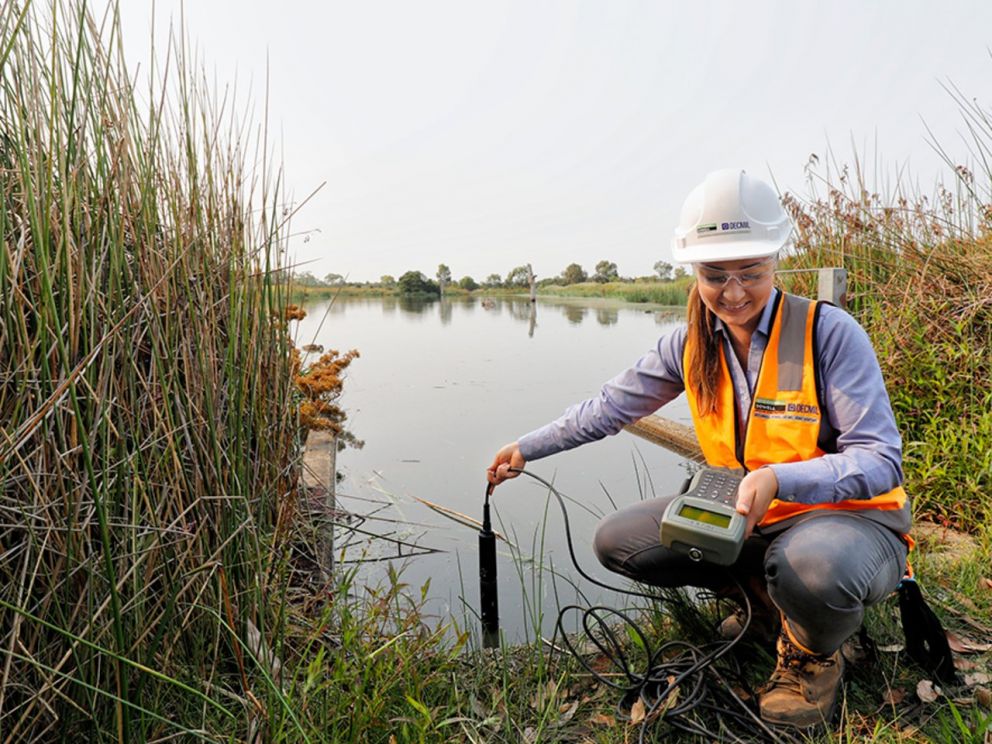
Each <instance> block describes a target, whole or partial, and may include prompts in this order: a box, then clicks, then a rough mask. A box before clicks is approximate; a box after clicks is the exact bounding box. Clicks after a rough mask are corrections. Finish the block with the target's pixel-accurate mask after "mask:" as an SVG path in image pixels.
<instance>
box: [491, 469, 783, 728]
mask: <svg viewBox="0 0 992 744" xmlns="http://www.w3.org/2000/svg"><path fill="white" fill-rule="evenodd" d="M510 470H511V471H512V472H515V473H521V474H523V475H527V476H529V477H531V478H533V479H534V480H536V481H537V482H539V483H541V484H542V485H544V486H545V487H546V488H547V489H548V491H549V492H550V493H551V494H553V495H554V497H555V499H556V500H557V501H558V506H559V508H560V509H561V514H562V523H563V526H564V530H565V542H566V545H567V546H568V554H569V557H570V558H571V561H572V565H573V566H575V570H576V571H578V573H579V575H580V576H582V577H583V578H584V579H585V580H586V581H589V582H590V583H592V584H595V585H596V586H598V587H601V588H603V589H607V590H609V591H612V592H616V593H618V594H623V595H626V596H631V597H639V598H641V599H647V600H649V601H651V602H661V601H662V597H660V596H659V595H657V594H650V593H646V592H642V591H636V590H631V589H627V588H621V587H616V586H612V585H610V584H606V583H604V582H602V581H599V580H598V579H596V578H594V577H592V576H590V575H589V574H588V573H586V572H585V571H584V570H583V568H582V566H581V565H579V561H578V559H577V557H576V555H575V548H574V546H573V544H572V529H571V525H570V523H569V519H568V509H567V508H566V506H565V497H564V496H563V495H562V494H561V493H560V492H559V491H558V489H556V488H555V487H554V486H553V485H552V484H551V483H549V482H548V481H546V480H545V479H544V478H542V477H541V476H539V475H536V474H534V473H531V472H529V471H527V470H524V469H522V468H510ZM491 492H492V489H491V488H490V489H488V490H487V506H488V495H489V494H490V493H491ZM727 577H728V579H729V580H730V582H732V583H733V584H734V585H735V586H736V587H737V589H738V590H739V595H740V596H741V597H743V599H744V624H743V627H742V628H741V632H740V633H739V634H738V635H737V637H736V638H733V639H731V640H728V641H721V642H715V643H711V644H706V645H705V646H702V647H700V646H696V645H694V644H692V643H689V642H687V641H669V642H667V643H664V644H662V645H661V646H660V647H659V648H657V649H654V650H652V646H651V644H650V641H649V639H648V637H647V634H646V633H645V632H644V631H643V629H642V628H641V626H640V625H638V623H637V622H636V621H634V620H633V619H632V618H630V617H629V616H628V615H627V614H626V611H625V610H616V609H614V608H612V607H605V606H595V607H581V606H579V605H568V606H566V607H563V608H562V609H561V610H560V611H559V613H558V619H557V621H556V623H555V637H557V636H558V635H560V636H561V640H562V644H563V645H564V647H565V648H566V649H567V650H568V651H569V652H570V653H571V654H572V656H573V657H575V659H576V660H577V661H578V662H579V664H580V665H581V666H582V668H583V669H585V670H586V672H588V673H589V674H590V675H591V676H592V677H593V678H594V679H595V680H596V681H597V682H599V683H600V684H603V685H606V686H607V687H610V688H612V689H614V690H617V691H618V692H621V693H622V696H621V698H620V700H619V701H618V703H617V710H618V715H619V716H620V717H621V718H623V719H626V720H630V715H629V713H628V712H627V711H629V710H630V708H631V707H632V706H633V705H634V704H635V703H636V701H637V700H640V701H641V702H642V704H643V705H644V712H645V715H644V719H643V721H642V723H641V727H640V731H639V736H638V741H639V742H643V741H645V737H646V736H647V732H648V728H649V726H650V725H651V724H652V723H654V722H655V721H656V720H657V721H661V722H664V723H666V724H668V725H670V726H672V727H673V728H675V729H678V730H681V731H684V732H686V733H689V734H695V735H697V736H701V737H705V738H706V739H707V740H708V741H719V742H744V741H748V742H753V741H760V740H765V741H771V742H781V743H782V744H788V743H791V742H796V741H799V739H796V738H795V737H793V736H792V735H791V734H789V733H786V732H782V731H775V730H773V729H771V728H770V727H769V726H768V724H766V723H765V722H764V721H762V720H761V718H760V717H759V716H758V714H757V713H756V712H755V711H754V710H753V709H752V708H751V707H750V706H749V705H748V704H747V703H746V702H745V701H744V700H742V699H741V697H740V695H738V694H737V692H736V691H735V690H734V687H733V686H732V685H731V683H730V682H728V681H727V677H728V676H729V677H730V678H732V679H733V680H734V681H735V682H736V683H737V684H738V685H739V686H740V687H741V688H745V687H746V681H745V680H744V675H743V673H742V672H741V670H740V669H739V667H738V666H737V665H736V662H734V663H728V664H727V665H726V668H723V669H720V668H718V667H717V665H716V662H717V661H721V660H723V661H728V662H729V661H731V660H733V657H727V654H728V653H729V652H730V650H731V649H732V648H733V647H734V646H735V645H736V644H737V643H738V641H740V639H741V638H743V636H744V634H745V633H746V632H747V630H748V628H749V627H750V624H751V614H752V613H751V603H750V600H749V598H748V595H747V592H746V591H744V587H743V586H741V584H740V582H738V581H737V579H736V578H734V576H733V574H731V573H730V572H729V571H727ZM665 601H672V600H671V598H666V599H665ZM572 612H578V613H579V617H580V620H581V627H582V628H583V630H584V631H585V635H586V636H587V637H588V638H589V640H590V641H591V642H592V645H593V646H594V647H595V648H596V650H597V651H598V652H599V654H601V655H602V656H603V657H604V658H606V659H607V660H608V661H609V663H610V666H611V668H612V669H614V670H616V671H619V672H620V673H621V674H622V676H623V678H625V680H626V682H625V683H622V682H617V681H615V680H614V679H612V678H611V677H610V676H607V674H606V673H605V672H603V671H600V670H597V669H595V668H593V667H592V666H591V665H590V663H589V662H588V661H586V659H585V657H584V656H583V654H582V653H580V652H579V650H578V649H576V648H575V646H574V645H573V642H572V640H571V639H570V638H569V635H568V633H567V632H566V630H565V619H566V616H567V615H569V614H570V613H572ZM618 621H619V622H620V623H621V625H620V628H621V630H622V629H624V627H625V628H626V631H627V632H629V633H633V634H634V635H636V636H637V640H638V643H639V644H640V645H641V646H642V648H643V649H644V651H645V655H646V657H647V666H646V669H644V670H643V671H638V670H637V669H635V668H634V667H633V665H632V663H631V660H630V659H629V658H628V656H627V654H626V653H625V652H624V650H623V643H622V642H621V637H620V636H619V635H618V633H617V631H616V630H615V627H616V626H617V622H618ZM551 647H552V649H554V648H555V647H556V646H555V638H552V643H551ZM751 697H752V698H753V697H754V695H751ZM700 710H703V711H710V712H712V713H713V714H715V715H716V717H717V718H718V720H719V721H720V723H721V731H711V730H710V729H708V728H707V727H706V726H705V725H704V724H703V723H702V721H701V720H699V717H698V716H693V715H691V714H693V713H695V712H697V711H700ZM727 718H729V719H731V720H732V721H733V725H734V729H735V730H733V731H730V730H727V727H726V719H727ZM728 737H729V738H728Z"/></svg>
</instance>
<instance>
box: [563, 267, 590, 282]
mask: <svg viewBox="0 0 992 744" xmlns="http://www.w3.org/2000/svg"><path fill="white" fill-rule="evenodd" d="M588 278H589V277H588V276H587V275H586V272H585V270H584V269H583V268H582V267H581V266H579V264H577V263H570V264H569V265H568V266H566V267H565V270H564V271H562V272H561V283H562V284H565V285H568V284H581V283H582V282H584V281H586V280H587V279H588Z"/></svg>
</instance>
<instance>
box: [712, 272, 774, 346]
mask: <svg viewBox="0 0 992 744" xmlns="http://www.w3.org/2000/svg"><path fill="white" fill-rule="evenodd" d="M694 268H695V270H696V285H697V286H698V288H699V296H700V297H701V298H702V300H703V303H704V304H705V305H706V307H708V308H709V309H710V310H711V311H713V312H714V313H715V314H716V316H717V317H718V318H719V319H720V320H722V321H723V322H724V323H725V324H726V325H727V326H728V327H730V329H731V330H737V331H745V332H747V333H749V334H750V333H753V332H754V329H755V328H757V327H758V319H759V318H760V317H761V311H762V310H763V309H764V307H765V304H766V303H767V302H768V298H769V297H770V296H771V293H772V287H773V285H774V277H775V257H774V256H773V257H771V258H745V259H742V260H739V261H718V262H715V263H701V264H694Z"/></svg>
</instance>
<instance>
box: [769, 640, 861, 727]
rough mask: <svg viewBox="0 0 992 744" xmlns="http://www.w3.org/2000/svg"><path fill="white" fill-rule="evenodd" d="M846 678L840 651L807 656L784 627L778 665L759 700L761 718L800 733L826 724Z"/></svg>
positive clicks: (808, 654)
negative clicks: (842, 682) (844, 677)
mask: <svg viewBox="0 0 992 744" xmlns="http://www.w3.org/2000/svg"><path fill="white" fill-rule="evenodd" d="M783 626H784V623H783ZM843 676H844V657H843V656H842V655H841V653H840V651H839V650H837V651H834V652H833V653H832V654H825V655H817V654H811V653H808V652H806V651H804V650H803V649H802V648H800V647H799V646H797V645H796V644H795V643H794V642H793V641H792V639H791V638H790V637H789V634H788V631H787V629H786V628H785V627H783V628H782V633H781V635H779V637H778V663H777V664H776V665H775V671H774V672H772V677H771V679H770V680H768V684H766V685H765V688H764V691H763V692H762V693H761V697H760V708H761V718H762V719H763V720H764V721H766V722H767V723H774V724H779V725H785V726H795V727H796V728H800V729H807V728H811V727H813V726H816V725H818V724H825V723H827V722H828V721H829V720H830V718H831V716H832V715H833V712H834V705H835V704H836V703H837V691H838V690H839V689H840V682H841V678H842V677H843Z"/></svg>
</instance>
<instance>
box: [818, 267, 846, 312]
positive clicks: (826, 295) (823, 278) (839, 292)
mask: <svg viewBox="0 0 992 744" xmlns="http://www.w3.org/2000/svg"><path fill="white" fill-rule="evenodd" d="M817 273H818V275H819V287H818V288H817V293H816V298H817V299H818V300H826V301H827V302H832V303H833V304H835V305H836V306H837V307H839V308H841V309H844V308H845V307H847V269H837V268H830V269H819V270H818V271H817Z"/></svg>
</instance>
